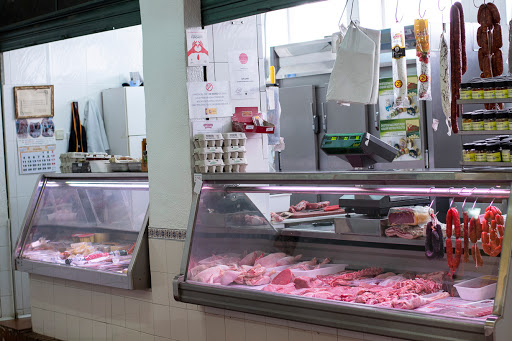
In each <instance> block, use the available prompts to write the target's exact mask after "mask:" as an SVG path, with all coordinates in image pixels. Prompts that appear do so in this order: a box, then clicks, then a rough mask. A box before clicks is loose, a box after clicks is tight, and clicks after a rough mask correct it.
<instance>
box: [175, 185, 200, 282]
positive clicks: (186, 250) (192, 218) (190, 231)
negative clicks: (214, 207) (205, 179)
mask: <svg viewBox="0 0 512 341" xmlns="http://www.w3.org/2000/svg"><path fill="white" fill-rule="evenodd" d="M200 195H201V193H200V194H197V195H194V197H193V198H192V204H191V207H190V215H189V218H188V226H187V237H186V239H185V245H184V247H183V257H182V258H181V265H180V272H181V274H184V275H185V277H186V274H187V269H188V260H189V259H190V251H191V247H190V246H191V244H192V236H193V235H194V228H195V226H196V216H197V208H198V206H199V197H200Z"/></svg>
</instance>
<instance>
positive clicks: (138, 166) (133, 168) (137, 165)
mask: <svg viewBox="0 0 512 341" xmlns="http://www.w3.org/2000/svg"><path fill="white" fill-rule="evenodd" d="M128 171H130V172H141V171H142V162H128Z"/></svg>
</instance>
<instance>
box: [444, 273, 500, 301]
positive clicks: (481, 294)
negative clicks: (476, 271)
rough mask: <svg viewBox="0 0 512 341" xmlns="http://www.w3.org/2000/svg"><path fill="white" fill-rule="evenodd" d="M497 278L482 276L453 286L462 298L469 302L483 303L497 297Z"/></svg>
mask: <svg viewBox="0 0 512 341" xmlns="http://www.w3.org/2000/svg"><path fill="white" fill-rule="evenodd" d="M496 283H497V278H496V277H495V276H482V277H477V278H473V279H470V280H469V281H464V282H460V283H457V284H454V285H453V286H454V287H455V288H456V289H457V292H458V293H459V296H460V298H462V299H463V300H468V301H481V300H486V299H489V298H493V297H494V296H496V287H497V284H496Z"/></svg>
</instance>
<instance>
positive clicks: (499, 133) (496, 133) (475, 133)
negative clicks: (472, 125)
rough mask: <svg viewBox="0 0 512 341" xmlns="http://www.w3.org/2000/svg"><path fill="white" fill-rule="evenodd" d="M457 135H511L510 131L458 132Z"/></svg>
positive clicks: (511, 131)
mask: <svg viewBox="0 0 512 341" xmlns="http://www.w3.org/2000/svg"><path fill="white" fill-rule="evenodd" d="M458 134H459V135H512V130H460V131H459V133H458Z"/></svg>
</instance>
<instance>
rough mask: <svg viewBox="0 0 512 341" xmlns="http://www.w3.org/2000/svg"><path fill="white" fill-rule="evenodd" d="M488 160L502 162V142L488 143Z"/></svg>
mask: <svg viewBox="0 0 512 341" xmlns="http://www.w3.org/2000/svg"><path fill="white" fill-rule="evenodd" d="M487 162H501V149H500V143H499V142H496V143H488V144H487Z"/></svg>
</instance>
